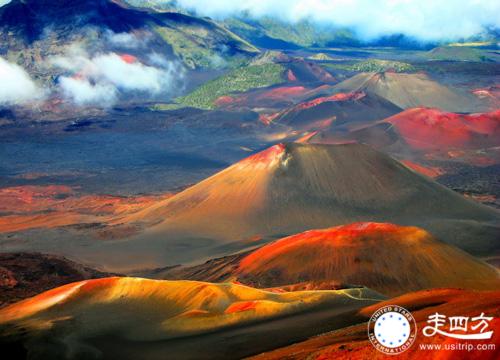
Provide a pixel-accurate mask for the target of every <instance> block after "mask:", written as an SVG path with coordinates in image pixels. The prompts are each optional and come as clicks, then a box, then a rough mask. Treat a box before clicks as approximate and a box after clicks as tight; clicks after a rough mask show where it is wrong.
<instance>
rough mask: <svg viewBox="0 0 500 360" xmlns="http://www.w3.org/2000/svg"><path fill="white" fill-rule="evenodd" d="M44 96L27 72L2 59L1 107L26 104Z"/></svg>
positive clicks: (0, 71) (0, 78)
mask: <svg viewBox="0 0 500 360" xmlns="http://www.w3.org/2000/svg"><path fill="white" fill-rule="evenodd" d="M44 95H45V93H44V91H43V89H41V88H40V87H39V86H38V85H37V84H36V83H35V82H34V81H33V79H32V78H31V77H30V75H29V74H28V73H27V72H26V70H24V69H23V68H22V67H20V66H19V65H17V64H14V63H11V62H8V61H7V60H5V59H3V58H1V57H0V105H18V104H25V103H28V102H32V101H37V100H41V99H42V98H43V97H44Z"/></svg>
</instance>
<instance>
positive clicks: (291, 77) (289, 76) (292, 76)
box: [286, 69, 297, 81]
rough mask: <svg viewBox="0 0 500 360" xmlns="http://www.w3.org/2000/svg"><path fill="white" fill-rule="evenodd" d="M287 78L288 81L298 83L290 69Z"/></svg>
mask: <svg viewBox="0 0 500 360" xmlns="http://www.w3.org/2000/svg"><path fill="white" fill-rule="evenodd" d="M286 78H287V80H288V81H297V77H296V76H295V74H294V73H293V71H292V70H290V69H288V71H287V72H286Z"/></svg>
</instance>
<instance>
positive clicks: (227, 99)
mask: <svg viewBox="0 0 500 360" xmlns="http://www.w3.org/2000/svg"><path fill="white" fill-rule="evenodd" d="M236 101H237V99H235V98H234V97H232V96H228V95H225V96H221V97H219V98H217V100H215V102H214V104H215V106H226V105H231V104H233V103H234V102H236Z"/></svg>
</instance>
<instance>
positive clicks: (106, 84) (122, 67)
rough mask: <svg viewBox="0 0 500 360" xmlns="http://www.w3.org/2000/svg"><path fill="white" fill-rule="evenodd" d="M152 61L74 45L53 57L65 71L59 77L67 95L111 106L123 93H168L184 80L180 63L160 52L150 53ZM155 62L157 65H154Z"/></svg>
mask: <svg viewBox="0 0 500 360" xmlns="http://www.w3.org/2000/svg"><path fill="white" fill-rule="evenodd" d="M149 58H150V59H152V60H154V61H151V60H150V61H151V65H147V64H144V63H142V62H140V61H139V60H138V59H137V58H136V57H135V56H133V55H129V54H122V55H119V54H116V53H113V52H109V53H103V54H96V55H94V56H90V55H89V54H87V52H86V51H84V50H83V49H81V48H79V47H73V48H71V49H70V51H69V52H68V54H66V55H65V56H58V57H54V58H52V59H51V60H50V64H51V65H52V66H55V67H58V68H60V69H62V70H64V71H66V74H65V75H63V76H60V77H59V81H58V82H59V86H60V88H61V90H62V93H63V95H64V96H65V97H67V98H69V99H71V100H73V101H74V102H75V103H76V104H78V105H100V106H111V105H112V104H113V103H115V102H116V101H117V100H118V98H119V97H120V94H125V93H127V94H137V93H138V94H142V95H147V96H158V95H168V94H169V93H170V92H171V91H172V90H173V88H174V87H175V86H176V85H178V84H179V82H180V81H181V80H182V76H183V70H182V67H180V65H178V64H176V63H173V62H169V61H167V60H166V59H164V58H163V57H161V56H160V55H158V54H151V55H150V56H149ZM152 65H155V66H152Z"/></svg>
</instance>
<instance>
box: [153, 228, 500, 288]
mask: <svg viewBox="0 0 500 360" xmlns="http://www.w3.org/2000/svg"><path fill="white" fill-rule="evenodd" d="M436 274H439V276H436ZM151 275H152V276H160V277H162V278H168V279H191V280H203V281H213V282H220V281H237V282H239V283H242V284H245V285H249V286H253V287H257V288H268V289H271V288H272V290H273V291H278V290H279V289H282V290H295V289H309V290H320V289H330V288H332V287H333V288H335V286H336V287H341V288H345V287H349V286H353V285H346V284H357V286H359V285H363V286H366V287H368V288H371V289H374V290H376V291H378V292H380V293H382V294H385V295H391V296H393V295H399V294H402V293H405V292H409V291H415V290H421V289H429V288H437V287H460V288H466V289H478V290H484V289H490V290H491V289H495V288H500V277H499V273H498V271H497V270H496V269H495V268H493V267H491V266H490V265H488V264H486V263H484V262H482V261H480V260H477V259H475V258H474V257H472V256H471V255H469V254H467V253H465V252H464V251H462V250H459V249H457V248H456V247H454V246H452V245H448V244H445V243H443V242H441V241H439V240H437V239H435V238H434V237H433V236H432V235H430V234H429V233H428V232H427V231H425V230H423V229H420V228H418V227H413V226H398V225H394V224H388V223H371V222H368V223H355V224H350V225H342V226H337V227H333V228H329V229H324V230H310V231H306V232H304V233H301V234H297V235H293V236H289V237H286V238H283V239H280V240H277V241H275V242H273V243H270V244H268V245H265V246H263V247H261V248H259V249H257V250H254V251H251V252H249V253H245V254H238V255H233V256H226V257H223V258H220V259H213V260H210V261H207V262H206V263H204V264H201V265H197V266H193V267H180V268H174V269H168V270H166V271H165V272H163V273H160V274H150V276H151Z"/></svg>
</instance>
